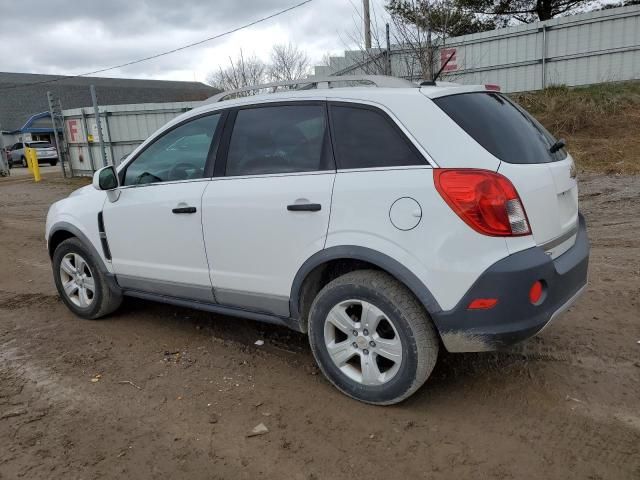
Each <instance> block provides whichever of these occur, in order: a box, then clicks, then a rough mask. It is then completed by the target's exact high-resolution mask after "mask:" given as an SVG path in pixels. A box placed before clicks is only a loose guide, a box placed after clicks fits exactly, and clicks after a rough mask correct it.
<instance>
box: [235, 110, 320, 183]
mask: <svg viewBox="0 0 640 480" xmlns="http://www.w3.org/2000/svg"><path fill="white" fill-rule="evenodd" d="M330 158H331V157H330V150H329V145H328V135H327V127H326V121H325V108H324V106H322V105H319V104H318V105H280V106H274V107H256V108H244V109H241V110H239V111H238V115H237V117H236V120H235V123H234V126H233V133H232V135H231V142H230V144H229V153H228V155H227V166H226V172H225V174H226V176H228V177H230V176H239V175H266V174H272V173H293V172H312V171H317V170H327V169H329V168H330V163H331V162H330Z"/></svg>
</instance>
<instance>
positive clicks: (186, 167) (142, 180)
mask: <svg viewBox="0 0 640 480" xmlns="http://www.w3.org/2000/svg"><path fill="white" fill-rule="evenodd" d="M219 120H220V114H215V115H209V116H206V117H201V118H198V119H196V120H192V121H191V122H188V123H185V124H183V125H180V126H179V127H177V128H174V129H173V130H171V131H170V132H169V133H167V134H165V135H163V136H162V137H160V138H159V139H157V140H156V141H155V142H153V143H152V144H151V145H149V146H148V147H147V148H146V149H145V150H144V151H143V152H142V153H141V154H140V155H138V156H137V157H136V159H135V160H133V162H132V163H131V164H129V165H128V166H127V169H126V171H125V175H124V182H123V184H124V185H143V184H148V183H158V182H172V181H178V180H193V179H197V178H202V176H203V175H204V167H205V164H206V162H207V156H208V154H209V147H210V146H211V142H212V141H213V137H214V135H215V132H216V127H217V125H218V121H219Z"/></svg>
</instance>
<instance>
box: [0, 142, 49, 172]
mask: <svg viewBox="0 0 640 480" xmlns="http://www.w3.org/2000/svg"><path fill="white" fill-rule="evenodd" d="M26 147H30V148H35V150H36V154H37V155H38V164H40V163H48V164H49V165H51V166H52V167H53V166H55V165H56V164H57V163H58V151H57V150H56V147H55V146H53V145H51V143H49V142H43V141H35V142H18V143H14V144H13V145H12V146H11V147H10V148H9V163H10V165H11V166H13V165H15V164H19V165H22V166H23V167H26V166H27V159H26V157H25V153H24V149H25V148H26Z"/></svg>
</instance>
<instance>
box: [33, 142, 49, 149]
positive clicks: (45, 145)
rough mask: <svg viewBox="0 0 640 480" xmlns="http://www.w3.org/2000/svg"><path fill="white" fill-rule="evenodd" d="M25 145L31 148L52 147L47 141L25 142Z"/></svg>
mask: <svg viewBox="0 0 640 480" xmlns="http://www.w3.org/2000/svg"><path fill="white" fill-rule="evenodd" d="M27 146H28V147H31V148H53V145H51V144H50V143H49V142H31V143H27Z"/></svg>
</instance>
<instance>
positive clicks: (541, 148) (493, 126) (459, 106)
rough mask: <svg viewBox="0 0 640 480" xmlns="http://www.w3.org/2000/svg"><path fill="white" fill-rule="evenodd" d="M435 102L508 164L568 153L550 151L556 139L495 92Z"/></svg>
mask: <svg viewBox="0 0 640 480" xmlns="http://www.w3.org/2000/svg"><path fill="white" fill-rule="evenodd" d="M434 102H435V103H436V105H438V107H440V108H441V109H442V110H444V112H445V113H446V114H447V115H449V117H451V119H452V120H453V121H454V122H456V123H457V124H458V125H459V126H460V127H461V128H462V129H463V130H464V131H465V132H467V133H468V134H469V135H471V136H472V137H473V139H474V140H475V141H476V142H478V143H479V144H480V145H482V146H483V147H484V148H485V149H486V150H488V151H489V152H490V153H491V154H492V155H494V156H496V157H497V158H499V159H500V160H502V161H504V162H507V163H547V162H553V161H556V160H562V159H563V158H565V157H566V156H567V154H566V152H565V151H564V149H561V150H559V151H557V152H556V153H551V152H550V151H549V148H550V147H551V145H553V144H554V143H555V141H556V139H555V138H554V137H553V136H552V135H551V134H550V133H549V132H548V131H547V130H546V129H545V128H544V127H543V126H542V125H541V124H540V123H539V122H538V121H537V120H536V119H535V118H533V117H532V116H531V115H529V114H528V113H527V112H526V111H525V110H524V109H523V108H522V107H520V106H519V105H516V104H515V103H513V102H512V101H511V100H509V99H508V98H507V97H505V96H503V95H501V94H499V93H494V92H486V93H485V92H475V93H463V94H459V95H450V96H446V97H440V98H436V99H434Z"/></svg>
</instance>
